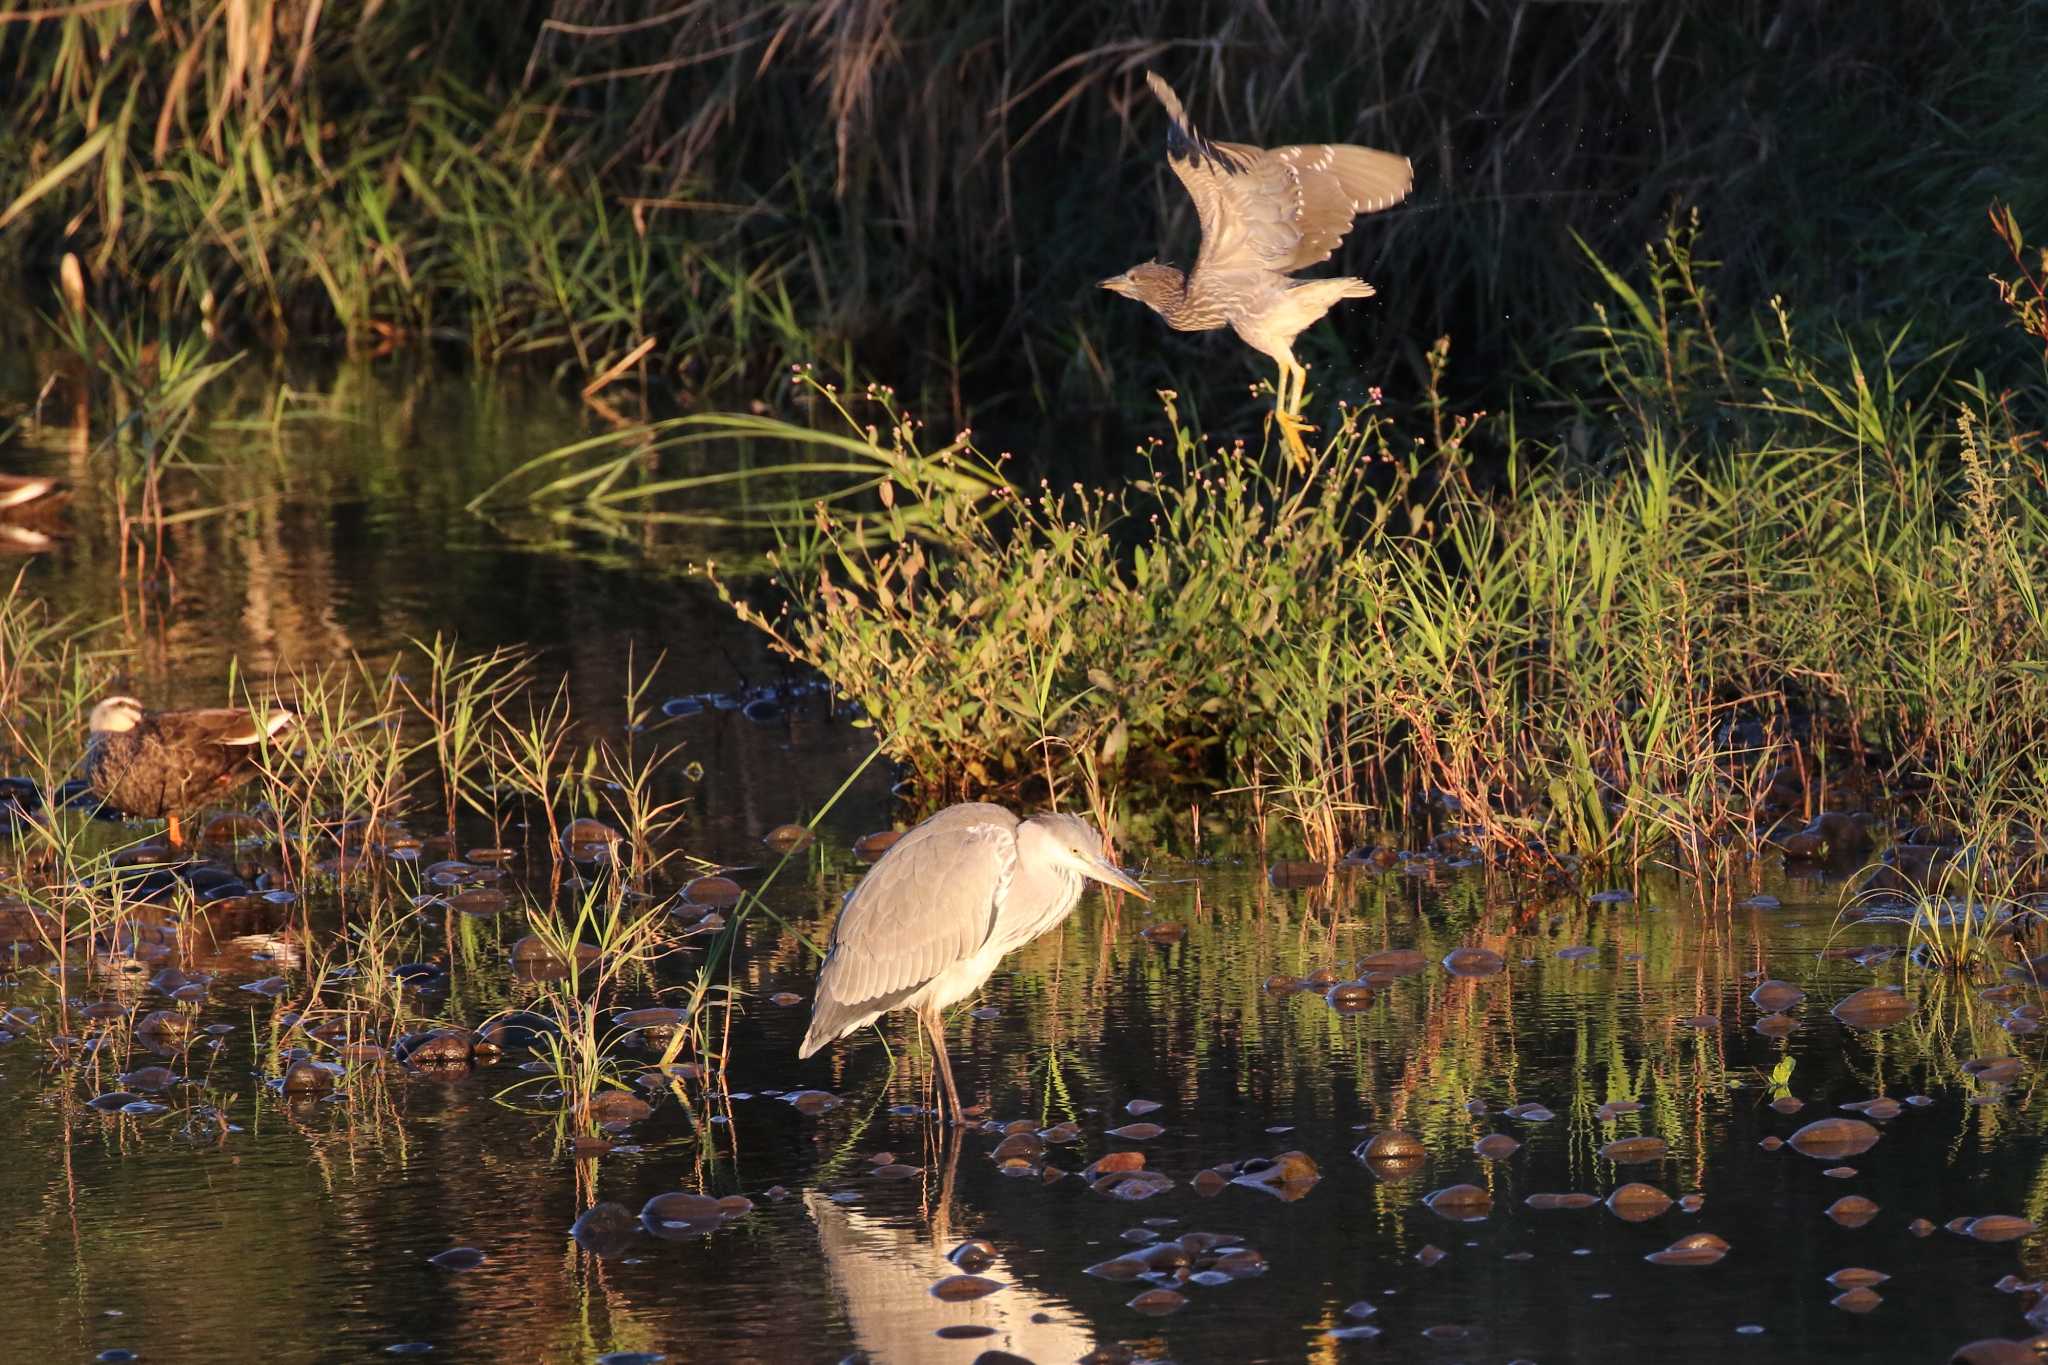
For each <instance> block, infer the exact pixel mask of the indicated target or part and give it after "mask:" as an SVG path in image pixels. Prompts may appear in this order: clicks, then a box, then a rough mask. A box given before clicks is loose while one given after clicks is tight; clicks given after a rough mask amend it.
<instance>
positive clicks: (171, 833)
mask: <svg viewBox="0 0 2048 1365" xmlns="http://www.w3.org/2000/svg"><path fill="white" fill-rule="evenodd" d="M164 822H165V823H164V837H165V838H166V839H169V840H170V841H171V847H172V848H177V847H178V846H179V845H180V844H182V843H183V842H184V840H183V839H182V838H180V837H179V834H178V812H176V811H171V812H170V813H169V814H167V815H166V816H165V817H164Z"/></svg>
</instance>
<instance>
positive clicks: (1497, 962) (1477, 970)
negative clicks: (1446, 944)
mask: <svg viewBox="0 0 2048 1365" xmlns="http://www.w3.org/2000/svg"><path fill="white" fill-rule="evenodd" d="M1443 965H1444V970H1445V971H1447V972H1449V973H1450V974H1451V975H1452V976H1464V977H1486V976H1498V975H1499V974H1500V973H1502V972H1504V971H1506V970H1507V966H1508V964H1507V959H1506V958H1504V957H1502V956H1501V955H1500V954H1499V953H1496V952H1495V951H1493V949H1491V948H1453V949H1452V950H1451V951H1450V952H1449V953H1446V954H1445V955H1444V962H1443Z"/></svg>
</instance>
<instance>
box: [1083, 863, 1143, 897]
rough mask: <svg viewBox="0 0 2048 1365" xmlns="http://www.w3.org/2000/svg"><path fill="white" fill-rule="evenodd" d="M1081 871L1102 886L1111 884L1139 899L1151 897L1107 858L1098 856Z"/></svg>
mask: <svg viewBox="0 0 2048 1365" xmlns="http://www.w3.org/2000/svg"><path fill="white" fill-rule="evenodd" d="M1081 871H1082V873H1083V874H1084V875H1086V876H1089V877H1093V878H1094V879H1095V880H1096V881H1098V882H1101V883H1102V884H1103V885H1104V886H1113V887H1115V888H1116V889H1117V890H1119V891H1128V892H1130V893H1131V894H1132V895H1133V896H1136V897H1137V898H1138V899H1139V900H1141V901H1149V900H1151V899H1152V898H1151V897H1150V896H1148V895H1146V894H1145V888H1144V887H1142V886H1140V885H1138V884H1137V883H1136V882H1134V881H1132V880H1131V879H1130V878H1129V877H1127V876H1125V875H1124V873H1123V869H1122V868H1120V867H1118V866H1117V865H1116V864H1115V863H1112V862H1110V861H1109V859H1107V858H1098V859H1096V860H1095V861H1094V862H1092V863H1090V864H1088V866H1086V867H1084V868H1082V869H1081Z"/></svg>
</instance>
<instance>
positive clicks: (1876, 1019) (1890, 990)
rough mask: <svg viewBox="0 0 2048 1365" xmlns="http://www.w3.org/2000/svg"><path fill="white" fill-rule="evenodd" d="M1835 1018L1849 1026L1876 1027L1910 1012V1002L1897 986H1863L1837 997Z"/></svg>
mask: <svg viewBox="0 0 2048 1365" xmlns="http://www.w3.org/2000/svg"><path fill="white" fill-rule="evenodd" d="M1833 1013H1834V1016H1835V1018H1837V1019H1839V1020H1841V1021H1842V1022H1843V1023H1844V1024H1847V1025H1848V1026H1849V1027H1850V1028H1857V1029H1880V1028H1886V1027H1889V1026H1890V1025H1892V1024H1896V1023H1898V1022H1899V1021H1900V1020H1902V1019H1905V1018H1906V1017H1907V1016H1909V1015H1910V1014H1912V1013H1913V1002H1912V1001H1911V1000H1909V999H1908V998H1907V997H1906V993H1905V992H1904V991H1902V990H1900V989H1899V988H1898V987H1897V986H1866V987H1864V988H1863V989H1862V990H1860V991H1857V992H1856V993H1855V994H1853V995H1850V996H1846V997H1844V998H1843V999H1842V1000H1840V1001H1838V1002H1837V1003H1836V1005H1835V1008H1834V1010H1833Z"/></svg>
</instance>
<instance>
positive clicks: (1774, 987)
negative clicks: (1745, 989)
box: [1749, 981, 1806, 1014]
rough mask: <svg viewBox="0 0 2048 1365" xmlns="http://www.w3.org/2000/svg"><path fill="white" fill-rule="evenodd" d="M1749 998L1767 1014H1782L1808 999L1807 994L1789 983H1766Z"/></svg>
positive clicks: (1751, 993)
mask: <svg viewBox="0 0 2048 1365" xmlns="http://www.w3.org/2000/svg"><path fill="white" fill-rule="evenodd" d="M1749 998H1750V1000H1751V1002H1752V1003H1754V1004H1755V1005H1756V1007H1757V1008H1758V1009H1760V1010H1762V1011H1763V1012H1764V1013H1766V1014H1782V1013H1784V1012H1785V1011H1786V1010H1789V1009H1791V1008H1792V1007H1793V1006H1794V1005H1797V1004H1798V1003H1799V1002H1800V1001H1802V1000H1804V999H1806V992H1805V991H1802V990H1800V989H1799V988H1798V987H1797V986H1795V985H1793V984H1792V983H1791V982H1789V981H1765V982H1763V983H1762V984H1760V985H1759V986H1758V987H1757V988H1756V989H1755V990H1753V991H1751V992H1750V993H1749Z"/></svg>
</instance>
